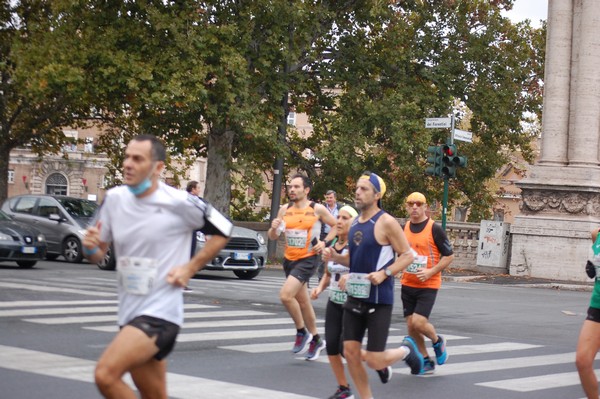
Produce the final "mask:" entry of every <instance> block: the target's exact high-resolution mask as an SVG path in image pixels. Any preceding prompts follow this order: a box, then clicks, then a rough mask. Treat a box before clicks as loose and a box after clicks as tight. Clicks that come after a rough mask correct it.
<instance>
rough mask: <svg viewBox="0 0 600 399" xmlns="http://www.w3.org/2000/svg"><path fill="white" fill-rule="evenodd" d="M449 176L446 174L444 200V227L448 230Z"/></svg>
mask: <svg viewBox="0 0 600 399" xmlns="http://www.w3.org/2000/svg"><path fill="white" fill-rule="evenodd" d="M448 180H449V179H448V177H447V176H444V199H443V200H442V229H444V231H446V213H447V212H448Z"/></svg>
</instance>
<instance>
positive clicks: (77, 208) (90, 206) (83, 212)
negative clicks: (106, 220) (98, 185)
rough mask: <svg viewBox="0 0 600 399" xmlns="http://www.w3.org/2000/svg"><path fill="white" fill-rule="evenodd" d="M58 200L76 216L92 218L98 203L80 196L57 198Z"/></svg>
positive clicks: (70, 213)
mask: <svg viewBox="0 0 600 399" xmlns="http://www.w3.org/2000/svg"><path fill="white" fill-rule="evenodd" d="M57 200H58V202H60V204H61V205H62V206H63V208H65V210H66V211H67V212H68V213H69V215H71V216H72V217H74V218H91V217H92V216H94V212H96V209H97V208H98V204H96V203H95V202H92V201H88V200H84V199H79V198H57Z"/></svg>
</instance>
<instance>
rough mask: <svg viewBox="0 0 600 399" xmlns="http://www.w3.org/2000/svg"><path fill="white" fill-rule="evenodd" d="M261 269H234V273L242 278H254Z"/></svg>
mask: <svg viewBox="0 0 600 399" xmlns="http://www.w3.org/2000/svg"><path fill="white" fill-rule="evenodd" d="M258 273H260V270H234V271H233V274H235V275H236V276H237V277H238V278H239V279H241V280H252V279H253V278H254V277H256V276H258Z"/></svg>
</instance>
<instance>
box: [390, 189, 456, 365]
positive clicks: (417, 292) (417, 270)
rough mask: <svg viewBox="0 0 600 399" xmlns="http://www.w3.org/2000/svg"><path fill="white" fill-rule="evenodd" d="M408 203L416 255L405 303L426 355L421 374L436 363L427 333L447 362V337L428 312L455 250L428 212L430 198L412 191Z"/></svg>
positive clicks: (408, 232) (405, 277) (407, 274)
mask: <svg viewBox="0 0 600 399" xmlns="http://www.w3.org/2000/svg"><path fill="white" fill-rule="evenodd" d="M406 207H407V211H408V213H409V215H410V220H409V221H408V222H407V223H406V225H405V226H404V235H405V236H406V239H407V240H408V243H409V244H410V247H411V248H412V249H413V251H414V255H415V257H414V260H413V263H412V264H411V265H410V266H409V267H408V268H406V270H405V271H404V273H402V280H401V281H402V306H403V309H404V317H405V318H406V325H407V328H408V334H409V335H410V336H411V337H412V338H413V339H414V341H415V342H416V344H417V347H418V348H419V351H420V352H421V354H422V355H423V357H424V362H423V370H421V374H432V373H433V372H434V370H435V364H434V362H433V361H432V360H431V359H430V358H429V353H428V352H427V347H426V346H425V337H427V338H429V339H430V340H431V342H432V344H433V350H434V352H435V356H436V361H437V364H438V365H442V364H444V363H445V362H446V360H447V358H448V352H447V351H446V339H445V338H444V337H443V336H441V335H438V334H437V332H436V330H435V328H434V326H433V324H431V323H430V322H429V315H430V314H431V310H432V309H433V305H434V303H435V298H436V296H437V292H438V290H439V289H440V287H441V285H442V270H444V269H445V268H446V267H448V265H450V263H451V262H452V260H453V259H454V253H453V251H452V245H451V244H450V241H449V240H448V237H447V236H446V233H445V232H444V230H443V229H442V227H441V226H440V225H438V224H436V223H435V222H434V221H433V220H432V219H430V218H429V217H428V216H427V214H426V211H427V199H426V198H425V196H424V195H423V194H421V193H419V192H414V193H412V194H410V195H409V196H408V197H407V198H406Z"/></svg>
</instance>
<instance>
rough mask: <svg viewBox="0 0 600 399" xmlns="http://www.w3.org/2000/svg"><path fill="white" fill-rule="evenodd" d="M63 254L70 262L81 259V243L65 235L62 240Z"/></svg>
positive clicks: (76, 261) (77, 261)
mask: <svg viewBox="0 0 600 399" xmlns="http://www.w3.org/2000/svg"><path fill="white" fill-rule="evenodd" d="M63 256H64V257H65V260H66V261H67V262H70V263H79V262H81V259H83V254H82V253H81V243H80V242H79V240H78V239H77V238H75V237H67V239H66V240H65V241H64V242H63Z"/></svg>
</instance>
